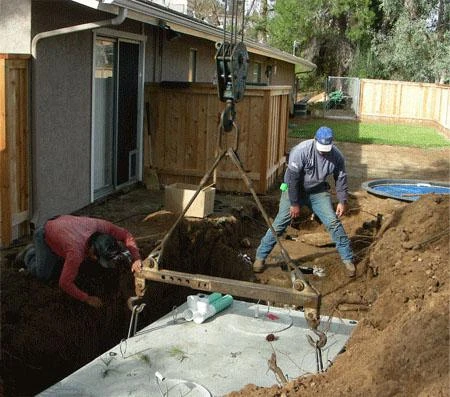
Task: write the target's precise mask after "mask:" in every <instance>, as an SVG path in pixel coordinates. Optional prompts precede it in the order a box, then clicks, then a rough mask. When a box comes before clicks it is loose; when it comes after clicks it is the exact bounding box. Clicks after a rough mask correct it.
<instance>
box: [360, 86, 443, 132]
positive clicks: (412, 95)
mask: <svg viewBox="0 0 450 397" xmlns="http://www.w3.org/2000/svg"><path fill="white" fill-rule="evenodd" d="M359 117H360V119H361V120H380V121H384V122H411V123H422V124H426V125H431V126H433V127H435V128H437V129H439V130H440V131H442V132H444V133H445V134H446V135H447V136H450V86H449V85H443V84H428V83H412V82H407V81H390V80H368V79H362V80H361V89H360V106H359Z"/></svg>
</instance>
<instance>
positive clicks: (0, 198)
mask: <svg viewBox="0 0 450 397" xmlns="http://www.w3.org/2000/svg"><path fill="white" fill-rule="evenodd" d="M28 114H29V56H20V55H14V54H12V55H2V54H0V246H1V247H3V246H9V245H10V244H11V242H12V240H14V239H15V238H18V237H21V236H23V235H25V234H27V233H28V227H29V226H28V222H27V220H28V209H29V184H30V176H29V175H30V172H29V157H30V156H29V120H28V119H29V116H28Z"/></svg>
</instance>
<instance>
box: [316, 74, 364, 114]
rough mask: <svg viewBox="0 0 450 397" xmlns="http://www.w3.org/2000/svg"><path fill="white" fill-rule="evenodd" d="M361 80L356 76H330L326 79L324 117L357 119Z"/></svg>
mask: <svg viewBox="0 0 450 397" xmlns="http://www.w3.org/2000/svg"><path fill="white" fill-rule="evenodd" d="M359 87H360V81H359V79H358V78H356V77H334V76H329V77H328V78H327V80H326V87H325V102H324V117H325V118H340V119H355V118H357V117H358V116H359V115H358V111H359Z"/></svg>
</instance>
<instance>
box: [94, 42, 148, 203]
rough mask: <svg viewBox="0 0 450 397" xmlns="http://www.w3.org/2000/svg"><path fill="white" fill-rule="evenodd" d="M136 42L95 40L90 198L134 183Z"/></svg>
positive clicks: (136, 159)
mask: <svg viewBox="0 0 450 397" xmlns="http://www.w3.org/2000/svg"><path fill="white" fill-rule="evenodd" d="M140 51H141V46H140V43H139V42H134V41H131V40H124V39H119V38H110V37H98V36H97V37H96V39H95V52H94V91H93V92H94V94H93V140H92V144H93V148H92V149H93V150H92V156H93V161H92V167H93V170H92V180H93V198H94V199H97V198H99V197H102V196H105V195H107V194H109V193H111V192H112V191H114V190H116V189H117V188H119V187H121V186H123V185H127V184H130V183H132V182H134V181H136V180H137V179H138V178H139V161H140V157H141V156H140V147H139V146H140V145H139V142H140V140H139V129H140V123H139V122H138V120H139V119H138V117H139V114H140V112H139V106H140V103H141V102H140V101H139V95H140V92H141V90H140V84H139V83H140V80H139V76H140V75H141V73H140V64H141V62H140Z"/></svg>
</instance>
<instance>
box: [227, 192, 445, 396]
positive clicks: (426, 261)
mask: <svg viewBox="0 0 450 397" xmlns="http://www.w3.org/2000/svg"><path fill="white" fill-rule="evenodd" d="M376 209H377V208H376V207H372V209H371V210H372V211H373V210H376ZM363 210H367V208H363ZM366 251H367V252H366V255H365V256H363V258H362V260H361V262H360V263H359V266H358V278H357V280H355V281H354V282H351V283H349V284H348V285H347V286H346V287H345V288H343V289H341V290H340V291H339V292H338V293H337V294H336V293H335V294H331V295H326V296H325V297H324V301H326V306H327V307H328V308H329V309H333V308H334V310H331V311H332V313H333V315H341V316H343V317H346V318H352V317H353V318H355V319H358V320H359V324H358V326H357V328H356V329H355V331H354V333H353V335H352V337H351V338H350V340H349V343H348V346H347V350H346V351H345V352H344V353H343V354H341V355H340V356H338V357H337V359H336V361H335V363H334V364H333V365H332V366H331V368H330V369H329V370H328V371H327V372H326V373H323V374H320V375H315V376H311V377H307V378H299V379H297V380H295V381H293V382H291V383H289V384H287V385H285V386H284V387H283V388H281V387H277V386H274V387H272V388H271V389H270V390H268V389H260V388H257V387H255V386H254V385H248V386H247V387H246V388H245V389H243V390H242V391H240V392H234V393H230V394H229V397H236V396H302V397H304V396H313V395H314V396H316V395H320V396H322V397H327V396H330V397H331V396H347V395H352V396H448V395H449V391H448V390H449V389H448V384H449V318H448V302H449V283H448V258H449V200H448V199H447V198H445V199H444V198H443V197H440V196H432V195H430V196H426V197H423V198H421V199H420V200H418V201H417V202H414V203H411V204H408V205H402V206H400V207H397V208H396V209H394V210H393V211H392V212H391V213H385V219H384V222H383V223H382V224H381V228H380V229H379V231H378V233H377V235H376V237H375V239H374V241H373V243H372V244H371V245H370V246H369V247H368V248H367V250H366ZM338 302H341V303H342V302H350V303H351V304H355V303H357V304H358V309H359V311H346V312H339V310H338V307H339V306H338V305H337V303H338ZM364 307H365V310H361V308H364Z"/></svg>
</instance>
